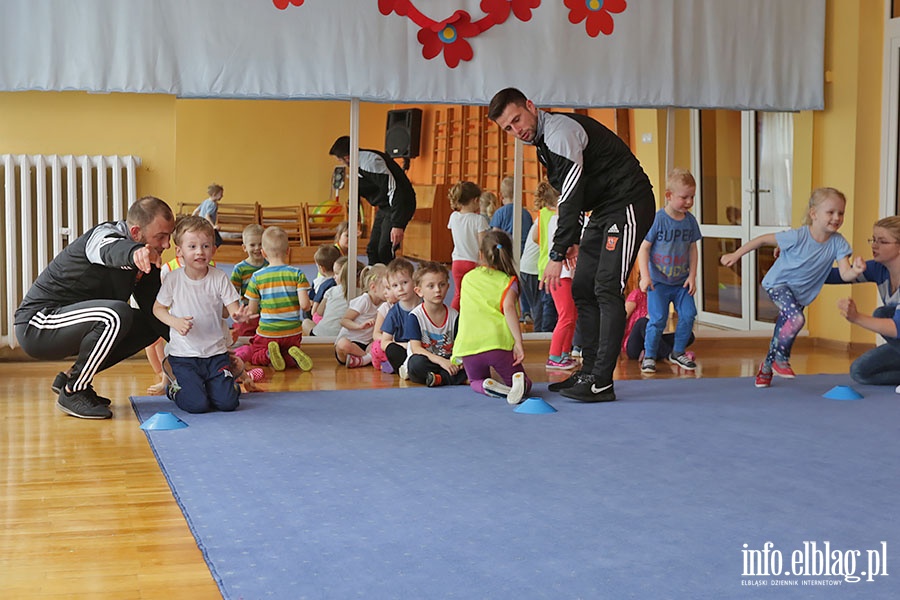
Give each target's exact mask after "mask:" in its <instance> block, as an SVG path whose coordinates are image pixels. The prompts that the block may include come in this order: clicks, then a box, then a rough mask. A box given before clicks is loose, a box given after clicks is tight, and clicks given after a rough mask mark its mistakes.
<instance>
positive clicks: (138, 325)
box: [15, 196, 175, 419]
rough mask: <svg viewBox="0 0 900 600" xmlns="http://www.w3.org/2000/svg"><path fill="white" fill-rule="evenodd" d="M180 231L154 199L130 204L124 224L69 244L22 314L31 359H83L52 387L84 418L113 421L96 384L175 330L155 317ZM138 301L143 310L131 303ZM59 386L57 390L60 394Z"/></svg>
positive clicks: (20, 335)
mask: <svg viewBox="0 0 900 600" xmlns="http://www.w3.org/2000/svg"><path fill="white" fill-rule="evenodd" d="M174 228H175V218H174V216H173V215H172V209H171V208H169V206H168V205H167V204H166V203H165V202H163V201H162V200H160V199H159V198H154V197H152V196H146V197H144V198H141V199H140V200H138V201H137V202H135V203H134V204H132V205H131V207H130V208H129V209H128V215H127V218H126V220H125V221H118V222H108V223H101V224H100V225H97V226H96V227H94V228H93V229H91V230H90V231H88V232H87V233H85V234H84V235H82V236H81V237H79V238H78V239H77V240H75V241H73V242H72V243H70V244H69V245H68V246H66V248H65V250H63V251H62V252H60V253H59V254H58V255H57V256H56V257H55V258H54V259H53V260H52V261H51V262H50V264H49V265H47V268H46V269H44V271H43V272H42V273H41V274H40V275H39V276H38V278H37V281H35V282H34V285H33V286H32V287H31V289H30V290H28V293H27V294H25V298H24V299H23V300H22V303H21V304H20V305H19V308H18V310H16V318H15V324H16V338H17V339H18V340H19V344H20V345H21V346H22V349H23V350H25V352H27V353H28V354H29V355H30V356H33V357H34V358H39V359H42V360H61V359H63V358H65V357H67V356H72V355H77V356H78V358H77V359H76V360H75V364H74V365H73V366H72V368H71V370H70V371H69V372H68V373H60V374H59V375H57V376H56V379H55V380H54V382H53V386H52V387H53V388H54V391H58V393H59V399H58V400H57V403H56V404H57V406H58V407H59V409H60V410H62V411H63V412H65V413H67V414H70V415H72V416H74V417H80V418H83V419H108V418H110V417H111V416H112V412H111V411H110V410H109V404H110V402H109V400H108V399H106V398H103V397H102V396H98V395H97V393H96V392H95V391H94V388H93V386H92V385H91V382H92V380H93V378H94V375H96V374H97V373H98V372H99V371H102V370H103V369H106V368H109V367H111V366H113V365H115V364H117V363H118V362H120V361H121V360H123V359H125V358H128V357H129V356H131V355H132V354H134V353H136V352H138V351H139V350H142V349H143V348H146V347H147V346H149V345H150V344H152V343H153V342H154V341H156V340H157V339H159V338H160V337H165V338H167V339H168V337H169V328H168V327H166V326H165V325H163V324H162V323H160V321H159V320H158V319H157V318H156V317H154V316H153V302H154V301H155V300H156V294H157V292H159V285H160V284H159V260H160V259H159V257H160V254H161V253H162V252H163V250H165V249H166V248H168V247H169V236H170V235H171V234H172V230H173V229H174ZM132 295H133V296H134V298H135V300H136V301H137V303H138V306H139V307H140V308H139V309H135V308H132V307H131V306H129V304H128V298H129V297H130V296H132ZM57 388H58V390H57Z"/></svg>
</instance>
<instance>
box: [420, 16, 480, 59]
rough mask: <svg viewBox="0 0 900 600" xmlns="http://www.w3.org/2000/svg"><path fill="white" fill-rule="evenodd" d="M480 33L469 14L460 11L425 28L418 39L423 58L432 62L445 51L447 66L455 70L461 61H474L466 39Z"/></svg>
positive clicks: (470, 47)
mask: <svg viewBox="0 0 900 600" xmlns="http://www.w3.org/2000/svg"><path fill="white" fill-rule="evenodd" d="M479 33H481V30H480V29H479V28H478V26H476V25H475V24H474V23H472V19H471V17H470V16H469V13H467V12H465V11H462V10H458V11H456V12H455V13H453V16H452V17H450V18H449V19H445V20H443V21H441V22H440V23H435V24H434V25H432V26H431V27H423V28H422V29H421V30H420V31H419V35H418V36H416V37H417V38H418V40H419V43H420V44H422V56H424V57H425V58H426V59H429V60H430V59H432V58H434V57H435V56H437V55H438V54H440V53H441V51H443V52H444V61H445V62H446V63H447V66H448V67H450V68H451V69H455V68H456V66H457V65H458V64H459V61H460V60H472V56H474V54H473V53H472V46H471V45H469V42H467V41H466V38H470V37H475V36H476V35H478V34H479Z"/></svg>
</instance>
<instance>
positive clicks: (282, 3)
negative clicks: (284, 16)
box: [272, 0, 304, 10]
mask: <svg viewBox="0 0 900 600" xmlns="http://www.w3.org/2000/svg"><path fill="white" fill-rule="evenodd" d="M272 2H274V3H275V8H277V9H279V10H284V9H286V8H287V7H288V6H290V5H291V4H293V5H294V6H303V2H304V0H272Z"/></svg>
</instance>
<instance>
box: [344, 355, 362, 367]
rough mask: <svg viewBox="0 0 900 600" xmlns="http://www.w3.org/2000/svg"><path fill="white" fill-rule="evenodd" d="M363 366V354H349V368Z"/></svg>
mask: <svg viewBox="0 0 900 600" xmlns="http://www.w3.org/2000/svg"><path fill="white" fill-rule="evenodd" d="M361 366H362V357H361V356H356V355H355V354H348V355H347V368H348V369H355V368H356V367H361Z"/></svg>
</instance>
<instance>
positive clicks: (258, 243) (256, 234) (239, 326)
mask: <svg viewBox="0 0 900 600" xmlns="http://www.w3.org/2000/svg"><path fill="white" fill-rule="evenodd" d="M262 234H263V227H262V225H258V224H256V223H252V224H250V225H247V226H246V227H244V230H243V231H242V232H241V241H242V242H243V243H242V244H241V248H243V249H244V252H246V253H247V258H245V259H244V260H242V261H241V262H239V263H238V264H236V265H234V268H233V269H232V270H231V284H232V285H234V287H235V289H236V290H237V291H238V294H239V295H240V297H241V303H242V304H243V305H245V306H246V305H247V299H246V298H245V297H244V294H245V293H246V292H247V285H248V284H249V283H250V278H251V277H252V276H253V274H254V273H256V272H257V271H259V270H260V269H262V268H263V267H268V266H269V261H267V260H266V257H265V256H263V253H262ZM231 333H232V340H237V338H239V337H241V336H251V335H253V334H254V333H256V319H251V320H249V321H247V322H246V323H235V325H234V327H233V328H232V332H231Z"/></svg>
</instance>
